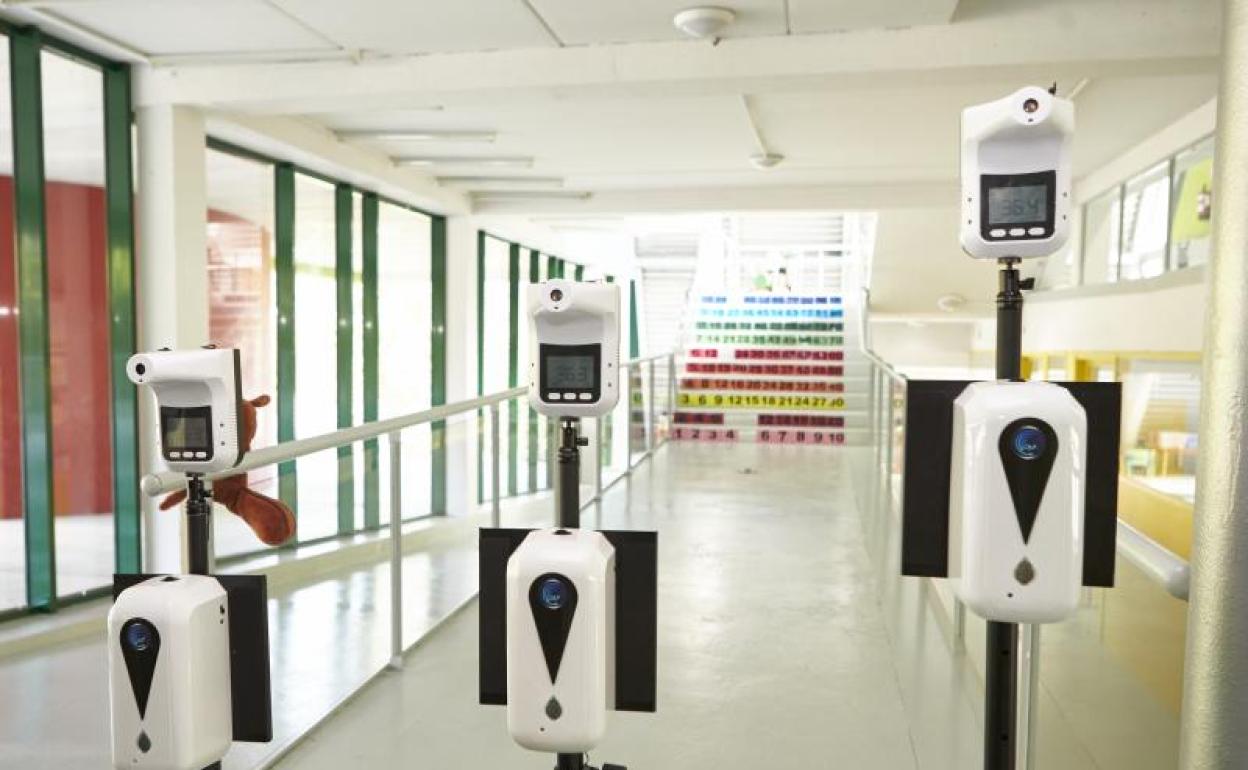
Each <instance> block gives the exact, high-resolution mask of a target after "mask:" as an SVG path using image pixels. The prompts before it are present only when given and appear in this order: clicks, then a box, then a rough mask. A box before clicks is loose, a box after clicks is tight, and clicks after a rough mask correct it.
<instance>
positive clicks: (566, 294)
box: [527, 279, 620, 417]
mask: <svg viewBox="0 0 1248 770" xmlns="http://www.w3.org/2000/svg"><path fill="white" fill-rule="evenodd" d="M554 297H559V299H554ZM527 307H528V311H529V404H530V405H531V406H532V407H533V408H534V409H535V410H537V412H538V413H540V414H544V415H546V416H547V417H598V416H601V415H604V414H607V413H609V412H610V411H611V410H612V409H613V408H614V407H615V405H616V404H617V403H618V402H619V400H620V386H619V378H620V288H619V287H618V286H616V285H615V284H612V283H578V282H576V281H565V280H562V279H555V280H550V281H544V282H542V283H537V284H530V285H529V287H528V295H527ZM542 345H567V346H582V345H598V346H600V348H599V350H600V356H599V363H598V382H599V389H598V394H597V397H596V398H594V399H593V400H589V401H586V400H579V399H577V400H570V399H567V398H560V399H559V400H557V401H556V400H548V399H547V398H546V397H545V396H544V394H543V392H542V383H543V380H542V376H543V373H542V357H541V346H542Z"/></svg>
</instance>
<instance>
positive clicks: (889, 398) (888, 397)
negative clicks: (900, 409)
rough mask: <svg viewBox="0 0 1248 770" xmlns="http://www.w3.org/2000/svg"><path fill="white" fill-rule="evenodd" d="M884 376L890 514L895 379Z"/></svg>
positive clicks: (890, 511)
mask: <svg viewBox="0 0 1248 770" xmlns="http://www.w3.org/2000/svg"><path fill="white" fill-rule="evenodd" d="M883 374H884V398H885V401H884V483H885V484H886V485H887V486H886V488H885V490H884V500H885V502H886V503H887V504H888V513H889V515H890V516H891V515H892V512H893V441H894V438H895V436H894V427H893V378H892V377H889V376H888V373H887V372H883Z"/></svg>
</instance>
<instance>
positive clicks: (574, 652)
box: [507, 529, 615, 753]
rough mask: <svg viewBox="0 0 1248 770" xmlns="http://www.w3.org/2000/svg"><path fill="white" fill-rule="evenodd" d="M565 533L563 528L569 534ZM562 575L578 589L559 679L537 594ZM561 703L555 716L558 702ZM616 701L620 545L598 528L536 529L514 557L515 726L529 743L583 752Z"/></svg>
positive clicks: (510, 713)
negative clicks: (540, 585) (546, 646)
mask: <svg viewBox="0 0 1248 770" xmlns="http://www.w3.org/2000/svg"><path fill="white" fill-rule="evenodd" d="M561 533H562V534H561ZM550 575H558V576H560V577H562V578H564V579H566V580H567V581H569V582H571V583H572V585H573V586H574V587H575V589H576V597H577V598H576V607H575V612H574V613H573V614H572V621H571V627H570V630H569V631H568V633H567V641H566V644H565V645H564V647H563V656H562V660H561V661H560V662H559V665H558V669H557V673H556V676H555V678H554V681H553V682H552V681H551V676H550V671H549V669H550V667H549V665H548V662H547V658H546V655H545V653H544V651H543V646H542V640H541V638H540V637H539V633H538V627H537V621H536V620H535V613H536V612H550V611H549V610H546V609H545V608H542V607H540V606H539V607H538V608H536V609H535V608H534V606H533V603H532V601H531V599H530V596H531V591H532V590H533V586H534V585H535V582H536V581H539V580H540V579H541V578H543V577H544V576H550ZM552 698H554V699H555V700H556V701H557V702H558V716H557V718H551V711H550V703H551V699H552ZM614 701H615V549H614V547H612V545H611V543H610V542H609V541H608V540H607V539H606V538H605V537H603V536H602V535H601V534H600V533H598V532H593V531H590V530H581V529H567V530H535V531H533V532H531V533H529V535H528V536H527V537H526V538H525V539H524V542H523V543H521V544H520V547H519V548H517V549H516V551H515V553H513V554H512V556H511V560H510V561H509V562H508V563H507V726H508V729H509V730H510V732H511V736H512V738H513V739H515V741H516V742H517V743H519V744H520V745H521V746H523V747H525V748H526V749H532V750H534V751H545V752H552V753H579V752H585V751H589V750H590V749H592V748H593V747H594V746H596V745H597V744H598V742H599V741H601V740H602V738H603V735H604V734H605V733H606V729H607V710H608V709H609V708H611V707H612V705H613V704H614Z"/></svg>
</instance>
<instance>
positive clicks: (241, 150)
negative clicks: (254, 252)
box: [207, 136, 447, 564]
mask: <svg viewBox="0 0 1248 770" xmlns="http://www.w3.org/2000/svg"><path fill="white" fill-rule="evenodd" d="M207 145H208V147H209V148H210V149H213V150H217V151H220V152H225V153H229V154H232V155H236V156H239V157H243V158H249V159H251V160H255V161H259V162H262V163H266V164H269V165H271V166H272V167H273V175H274V196H275V200H274V218H275V222H274V271H275V273H276V276H275V278H276V281H275V283H276V293H277V315H278V323H277V352H276V355H277V388H276V390H277V394H276V399H275V401H276V409H277V427H278V430H277V433H278V435H277V440H278V441H279V442H286V441H292V440H294V439H295V438H296V435H295V399H296V381H295V371H296V370H295V362H296V359H295V356H296V353H295V334H296V326H297V324H296V320H297V317H298V307H297V302H296V296H295V263H294V255H295V218H296V206H295V203H296V191H295V177H296V175H297V174H301V175H304V176H308V177H311V178H313V179H317V180H319V181H322V182H325V183H327V184H330V185H332V186H333V187H334V222H335V226H334V255H335V262H334V279H335V297H336V316H337V320H338V326H337V329H336V333H335V355H334V358H335V363H336V366H335V370H336V375H335V376H336V385H335V387H336V390H335V394H336V403H335V408H336V418H337V425H338V426H339V427H348V426H350V424H351V421H352V413H353V404H354V395H355V394H354V389H355V384H354V381H353V372H352V362H353V360H354V358H353V353H354V345H355V332H356V329H355V326H356V323H357V322H359V323H363V324H364V328H363V329H362V330H361V335H360V339H361V344H362V345H363V350H362V351H361V360H362V364H363V368H364V371H363V377H362V387H363V389H364V392H363V394H362V396H363V397H362V403H363V419H364V421H365V422H372V421H375V420H377V419H378V401H379V391H380V355H379V352H380V345H381V342H382V341H383V339H384V337H385V336H386V335H385V332H386V330H385V329H382V328H381V326H380V323H379V313H378V304H379V303H378V296H379V270H378V265H379V257H380V243H379V235H378V231H379V220H380V216H379V212H380V206H381V204H383V203H384V204H386V205H389V206H395V207H397V208H400V209H404V210H407V211H411V212H414V213H417V214H421V215H423V216H426V217H428V218H429V220H430V225H431V235H432V238H431V244H430V252H431V253H430V261H431V280H432V303H431V308H430V329H429V334H430V349H431V358H430V369H431V372H430V374H431V378H430V382H431V389H432V390H431V399H432V403H433V405H434V406H439V405H442V404H444V403H446V381H447V379H446V316H447V307H446V291H447V285H446V284H447V235H446V233H447V229H446V217H445V216H442V215H440V214H434V213H432V212H429V211H425V210H423V209H421V208H418V207H416V206H412V205H410V204H407V203H403V202H402V201H397V200H394V199H392V198H388V197H385V196H383V195H380V194H378V193H377V192H375V191H372V190H367V189H363V188H360V187H357V186H355V185H352V184H350V183H348V182H344V181H342V180H339V179H335V178H333V177H330V176H326V175H324V174H322V173H320V172H318V171H315V170H312V169H308V168H304V167H302V166H299V165H297V164H294V163H291V162H289V161H285V160H282V159H279V158H275V157H272V156H269V155H266V154H264V153H260V152H257V151H254V150H251V149H248V148H245V147H241V146H239V145H236V144H232V143H230V142H226V141H223V140H221V139H218V138H216V137H211V136H210V137H208V140H207ZM357 194H358V195H359V197H360V216H359V220H358V222H357V221H356V220H355V216H354V213H353V198H354V196H355V195H357ZM356 227H358V228H360V248H361V270H362V276H361V278H362V296H361V300H360V302H361V308H360V311H361V312H360V318H359V319H357V318H356V315H355V312H354V309H355V308H354V295H353V293H352V281H353V279H354V275H353V272H352V271H353V263H352V256H353V251H352V250H353V246H354V234H355V233H354V229H355V228H356ZM431 432H432V436H433V451H432V453H431V458H430V462H431V465H432V471H433V473H432V476H431V479H430V487H429V496H430V501H429V502H430V506H429V508H428V510H429V511H430V512H431V515H444V514H445V513H446V512H447V511H446V499H447V495H446V489H447V478H446V476H447V462H446V447H445V435H446V423H445V421H439V422H435V423H433V424H432V425H431ZM354 451H355V448H354V447H341V448H339V449H338V463H337V467H338V487H337V488H338V499H337V511H336V512H337V532H336V533H335V534H332V535H328V536H326V537H322V538H317V539H312V540H302V541H301V540H299V537H298V534H297V533H296V535H295V537H292V538H291V539H290V541H288V543H287V544H286V545H284V546H281V548H283V549H290V548H295V547H299V546H307V545H315V544H316V543H319V542H324V541H327V540H332V539H335V538H338V537H343V536H349V535H353V534H356V533H357V532H362V531H375V530H378V529H380V528H381V523H380V522H381V511H380V500H381V479H380V444H379V441H378V440H376V439H372V440H369V441H366V442H364V443H363V447H362V451H363V456H364V463H363V472H364V479H363V485H362V494H363V511H364V516H363V525H362V527H357V525H356V521H355V506H356V497H355V496H356V491H355V466H354V462H353V459H354ZM278 489H279V496H280V497H281V499H282V500H283V501H284V502H286V503H287V504H288V505H289V506H290V507H291V509H292V510H293V511H294V512H295V520H296V532H297V528H298V520H299V499H298V478H297V474H296V464H295V463H294V462H287V463H283V464H282V465H281V466H280V468H279V482H278ZM416 518H421V517H420V516H413V517H407V518H405V519H404V521H411V520H413V519H416ZM271 550H273V549H271V548H261V549H257V550H256V551H250V552H246V553H240V554H236V555H232V556H229V557H226V558H224V559H221V560H220V562H219V563H221V564H229V563H232V562H237V561H240V560H243V559H247V558H249V557H251V556H254V555H256V554H258V553H264V552H268V551H271Z"/></svg>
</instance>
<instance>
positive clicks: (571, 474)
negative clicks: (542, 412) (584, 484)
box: [555, 417, 589, 529]
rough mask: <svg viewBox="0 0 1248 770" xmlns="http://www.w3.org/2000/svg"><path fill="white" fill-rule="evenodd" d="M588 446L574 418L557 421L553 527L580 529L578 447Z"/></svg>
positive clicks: (579, 461)
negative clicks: (556, 469)
mask: <svg viewBox="0 0 1248 770" xmlns="http://www.w3.org/2000/svg"><path fill="white" fill-rule="evenodd" d="M588 443H589V440H588V439H585V438H583V437H582V436H581V421H580V419H579V418H576V417H563V418H561V419H560V420H559V474H558V486H556V487H555V524H556V526H559V527H564V528H567V529H576V528H577V527H579V526H581V447H583V446H585V445H586V444H588Z"/></svg>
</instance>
